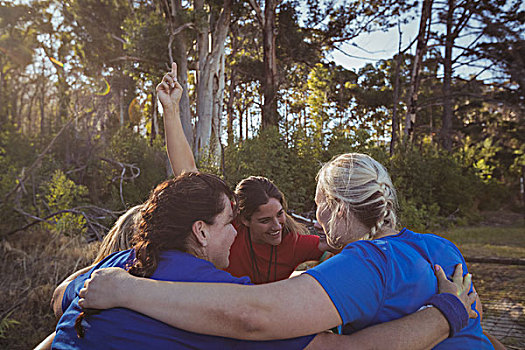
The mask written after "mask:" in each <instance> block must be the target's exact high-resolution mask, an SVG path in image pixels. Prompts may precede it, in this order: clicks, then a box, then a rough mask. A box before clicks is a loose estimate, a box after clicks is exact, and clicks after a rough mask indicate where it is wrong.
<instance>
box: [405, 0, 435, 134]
mask: <svg viewBox="0 0 525 350" xmlns="http://www.w3.org/2000/svg"><path fill="white" fill-rule="evenodd" d="M432 2H433V0H424V1H423V7H422V8H421V20H420V21H419V33H418V36H417V47H416V55H415V57H414V62H413V65H412V73H411V75H410V92H409V94H408V98H409V102H408V111H407V115H406V118H405V136H406V137H407V138H408V139H410V138H411V137H412V133H413V131H414V124H415V123H416V112H417V98H418V90H419V82H420V75H419V72H420V71H421V63H422V61H423V56H424V54H425V51H426V48H427V41H428V36H427V27H428V25H429V20H430V14H431V11H432Z"/></svg>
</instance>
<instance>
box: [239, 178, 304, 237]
mask: <svg viewBox="0 0 525 350" xmlns="http://www.w3.org/2000/svg"><path fill="white" fill-rule="evenodd" d="M235 194H236V195H237V198H238V201H239V214H240V215H241V216H242V217H244V218H245V219H246V220H250V218H251V217H252V215H253V213H255V212H256V211H257V209H258V208H259V206H261V205H264V204H266V203H268V201H269V200H270V198H275V199H277V200H278V201H279V203H281V205H282V206H283V209H284V211H285V213H286V210H287V209H288V204H287V203H286V199H285V198H284V195H283V193H282V192H281V191H280V190H279V189H278V188H277V186H275V184H274V183H273V182H272V181H270V180H269V179H267V178H265V177H262V176H250V177H248V178H246V179H244V180H242V181H241V182H239V184H238V185H237V187H236V188H235ZM285 215H286V220H285V223H284V227H283V235H285V234H288V233H292V234H295V233H305V232H306V231H307V229H306V227H305V226H304V225H302V224H300V223H298V222H297V221H295V220H294V219H293V218H292V217H291V216H290V215H288V213H286V214H285Z"/></svg>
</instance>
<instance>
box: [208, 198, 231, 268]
mask: <svg viewBox="0 0 525 350" xmlns="http://www.w3.org/2000/svg"><path fill="white" fill-rule="evenodd" d="M223 201H224V210H223V211H222V212H221V213H220V214H219V215H217V216H216V217H215V221H214V223H213V225H207V224H205V227H206V232H207V237H206V238H207V240H206V241H207V245H206V253H207V256H208V260H209V261H210V262H211V263H213V265H215V267H216V268H218V269H225V268H227V267H228V265H229V264H230V259H229V258H230V248H231V246H232V244H233V241H234V240H235V237H236V236H237V230H235V228H234V227H233V218H234V217H233V211H232V205H231V203H230V200H229V199H228V197H226V195H224V196H223Z"/></svg>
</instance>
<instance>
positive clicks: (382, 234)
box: [374, 227, 399, 239]
mask: <svg viewBox="0 0 525 350" xmlns="http://www.w3.org/2000/svg"><path fill="white" fill-rule="evenodd" d="M398 233H399V232H398V231H396V230H394V229H393V228H391V227H387V228H384V229H382V230H381V231H379V232H378V233H377V234H376V235H375V236H374V239H375V238H383V237H387V236H394V235H397V234H398Z"/></svg>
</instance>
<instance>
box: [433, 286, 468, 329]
mask: <svg viewBox="0 0 525 350" xmlns="http://www.w3.org/2000/svg"><path fill="white" fill-rule="evenodd" d="M425 304H429V305H432V306H434V307H436V308H437V309H438V310H439V311H441V313H442V314H443V316H445V318H446V319H447V322H448V324H449V326H450V333H449V338H450V337H453V336H454V335H455V334H456V333H458V332H459V331H461V330H462V329H463V328H465V327H466V326H467V324H468V319H469V315H468V311H467V309H465V306H464V305H463V303H462V302H461V300H459V298H458V297H457V296H455V295H454V294H450V293H441V294H435V295H433V296H432V297H431V298H430V299H429V300H428V301H427V302H426V303H425Z"/></svg>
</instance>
